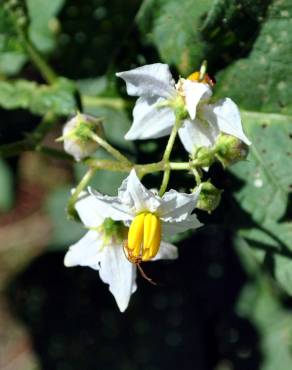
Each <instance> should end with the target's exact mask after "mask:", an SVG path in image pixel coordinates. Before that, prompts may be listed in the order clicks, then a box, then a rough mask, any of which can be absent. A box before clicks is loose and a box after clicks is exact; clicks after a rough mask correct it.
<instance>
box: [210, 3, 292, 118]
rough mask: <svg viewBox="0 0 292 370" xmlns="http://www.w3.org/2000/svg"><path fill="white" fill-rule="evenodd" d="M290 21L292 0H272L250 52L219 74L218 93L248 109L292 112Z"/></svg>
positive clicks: (291, 18) (291, 35) (291, 22)
mask: <svg viewBox="0 0 292 370" xmlns="http://www.w3.org/2000/svg"><path fill="white" fill-rule="evenodd" d="M291 24H292V2H291V0H283V1H277V0H274V1H272V2H271V5H270V6H269V8H268V10H267V14H266V16H265V18H264V19H262V21H261V28H260V30H259V34H258V37H257V38H256V40H255V41H254V44H253V46H252V50H251V51H250V53H249V55H248V56H246V57H245V58H242V59H239V60H238V61H236V62H234V63H232V64H231V65H230V66H229V67H228V68H226V69H225V70H224V71H223V72H222V73H220V74H219V76H218V81H219V83H218V88H217V95H220V96H226V95H228V96H230V97H231V98H233V99H234V100H235V101H236V102H238V103H240V105H241V107H242V108H244V109H247V110H252V111H262V112H281V113H285V114H291V112H292V104H291V101H292V99H291V98H292V93H291V89H290V88H289V87H290V86H291V84H292V75H291V73H290V65H291V55H292V34H291V32H289V29H290V28H291Z"/></svg>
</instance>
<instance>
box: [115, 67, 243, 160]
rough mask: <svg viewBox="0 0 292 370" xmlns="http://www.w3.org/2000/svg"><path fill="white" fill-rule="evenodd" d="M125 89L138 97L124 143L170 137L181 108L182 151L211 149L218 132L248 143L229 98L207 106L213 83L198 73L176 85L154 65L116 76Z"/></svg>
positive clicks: (180, 133)
mask: <svg viewBox="0 0 292 370" xmlns="http://www.w3.org/2000/svg"><path fill="white" fill-rule="evenodd" d="M116 75H117V76H118V77H121V78H122V79H123V80H124V81H125V82H126V86H127V92H128V94H129V95H133V96H139V98H138V100H137V102H136V105H135V107H134V111H133V125H132V127H131V128H130V130H129V131H128V132H127V134H126V136H125V138H126V139H127V140H136V139H150V138H159V137H162V136H166V135H169V134H170V132H171V129H172V126H173V125H174V122H175V108H176V107H178V106H180V107H181V106H182V107H184V109H185V112H186V115H185V119H184V120H183V124H182V127H181V128H180V129H179V136H180V139H181V142H182V144H183V145H184V147H185V149H186V150H187V151H188V152H190V153H192V152H193V151H194V150H195V149H196V148H198V147H201V146H206V147H211V146H213V145H214V143H215V141H216V139H217V137H218V136H219V134H220V132H223V133H225V134H228V135H232V136H235V137H237V138H238V139H240V140H242V141H243V142H244V143H246V144H248V145H249V144H250V141H249V140H248V138H247V137H246V136H245V134H244V132H243V130H242V124H241V118H240V113H239V110H238V108H237V106H236V104H235V103H234V102H233V101H232V100H231V99H229V98H225V99H221V100H219V101H218V102H217V103H215V104H211V103H210V97H211V95H212V83H211V80H210V78H209V77H208V76H207V75H206V76H205V78H204V79H203V81H201V82H199V73H198V72H195V73H193V74H191V75H190V76H189V77H188V78H187V79H184V78H180V79H179V81H178V83H177V84H176V83H175V81H174V79H173V78H172V75H171V73H170V71H169V67H168V65H167V64H161V63H155V64H149V65H145V66H143V67H139V68H135V69H132V70H130V71H125V72H119V73H117V74H116Z"/></svg>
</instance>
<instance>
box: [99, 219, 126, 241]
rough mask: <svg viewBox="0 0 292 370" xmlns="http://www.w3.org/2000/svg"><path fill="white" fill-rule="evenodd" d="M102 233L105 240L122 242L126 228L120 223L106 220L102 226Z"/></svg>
mask: <svg viewBox="0 0 292 370" xmlns="http://www.w3.org/2000/svg"><path fill="white" fill-rule="evenodd" d="M102 231H103V232H104V236H105V238H106V239H109V238H111V239H112V238H114V239H115V240H116V241H118V242H122V241H123V240H124V239H125V237H126V235H127V231H128V228H127V227H126V226H125V225H124V224H123V223H122V222H121V221H114V220H113V219H111V218H106V219H105V220H104V222H103V224H102Z"/></svg>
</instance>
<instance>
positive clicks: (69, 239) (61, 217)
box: [45, 187, 86, 250]
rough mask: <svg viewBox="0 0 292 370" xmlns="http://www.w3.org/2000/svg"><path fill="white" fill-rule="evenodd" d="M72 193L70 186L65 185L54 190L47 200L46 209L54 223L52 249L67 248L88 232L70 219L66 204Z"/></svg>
mask: <svg viewBox="0 0 292 370" xmlns="http://www.w3.org/2000/svg"><path fill="white" fill-rule="evenodd" d="M70 194H71V188H70V187H63V188H59V189H57V190H55V191H54V192H52V193H51V194H50V195H49V197H48V198H47V200H46V204H45V209H46V212H47V214H48V216H49V217H50V219H51V222H52V224H53V232H52V237H51V240H50V243H49V249H50V250H56V249H67V248H68V247H69V246H70V244H72V243H75V242H77V241H78V240H79V239H80V238H81V237H82V236H83V235H84V234H85V232H86V230H85V228H84V227H83V226H82V225H81V224H78V223H76V222H74V221H71V220H69V219H68V217H67V214H66V206H67V202H68V199H69V197H70Z"/></svg>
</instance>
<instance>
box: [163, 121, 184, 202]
mask: <svg viewBox="0 0 292 370" xmlns="http://www.w3.org/2000/svg"><path fill="white" fill-rule="evenodd" d="M180 126H181V118H180V117H178V116H177V117H176V120H175V124H174V126H173V128H172V131H171V134H170V136H169V139H168V142H167V145H166V148H165V151H164V154H163V158H162V161H163V162H164V164H165V169H164V174H163V178H162V183H161V186H160V190H159V196H162V195H163V194H164V193H165V191H166V188H167V185H168V182H169V177H170V170H171V168H170V166H169V157H170V154H171V151H172V148H173V145H174V142H175V139H176V135H177V133H178V129H179V128H180Z"/></svg>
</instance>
